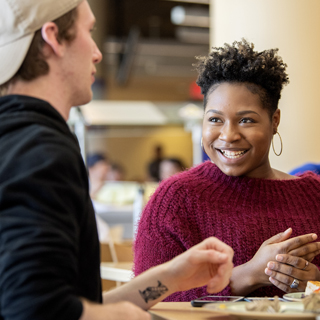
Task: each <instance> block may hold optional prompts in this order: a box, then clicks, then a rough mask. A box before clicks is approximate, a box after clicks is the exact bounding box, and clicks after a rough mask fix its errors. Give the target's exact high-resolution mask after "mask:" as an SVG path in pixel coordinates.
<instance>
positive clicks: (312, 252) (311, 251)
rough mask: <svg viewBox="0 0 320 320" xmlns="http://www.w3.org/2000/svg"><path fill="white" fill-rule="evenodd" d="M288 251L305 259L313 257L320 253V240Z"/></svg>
mask: <svg viewBox="0 0 320 320" xmlns="http://www.w3.org/2000/svg"><path fill="white" fill-rule="evenodd" d="M288 253H289V254H291V255H293V256H298V257H303V258H304V259H306V258H305V257H307V258H308V257H309V258H311V257H312V259H313V258H314V257H315V256H317V255H318V254H319V253H320V242H310V243H307V244H305V245H303V246H301V247H299V248H296V249H293V250H290V251H289V252H288ZM307 260H309V259H307Z"/></svg>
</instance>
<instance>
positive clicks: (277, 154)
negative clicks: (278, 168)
mask: <svg viewBox="0 0 320 320" xmlns="http://www.w3.org/2000/svg"><path fill="white" fill-rule="evenodd" d="M276 133H277V134H278V136H279V139H280V145H281V148H280V152H279V153H276V150H275V149H274V144H273V137H274V136H273V137H272V140H271V143H272V149H273V152H274V154H275V155H276V156H278V157H279V156H280V155H281V153H282V146H283V145H282V139H281V136H280V133H279V132H278V131H277V132H276ZM276 133H275V134H276Z"/></svg>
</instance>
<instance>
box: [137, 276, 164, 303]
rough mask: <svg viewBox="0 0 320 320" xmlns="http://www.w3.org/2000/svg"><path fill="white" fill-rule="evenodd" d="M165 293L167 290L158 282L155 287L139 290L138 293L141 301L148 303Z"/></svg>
mask: <svg viewBox="0 0 320 320" xmlns="http://www.w3.org/2000/svg"><path fill="white" fill-rule="evenodd" d="M167 291H168V288H167V287H166V286H164V285H163V284H162V283H161V282H160V281H159V280H158V286H157V287H148V288H146V289H145V290H143V291H141V290H139V293H140V294H141V296H142V298H143V300H144V301H145V302H146V303H148V301H149V300H156V299H158V298H159V297H161V296H162V295H163V294H164V293H165V292H167Z"/></svg>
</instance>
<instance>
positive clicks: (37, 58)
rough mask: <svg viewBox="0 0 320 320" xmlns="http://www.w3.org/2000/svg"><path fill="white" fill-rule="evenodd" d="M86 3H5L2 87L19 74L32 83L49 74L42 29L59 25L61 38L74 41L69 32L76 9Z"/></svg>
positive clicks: (0, 17) (0, 31)
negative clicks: (52, 23) (51, 23)
mask: <svg viewBox="0 0 320 320" xmlns="http://www.w3.org/2000/svg"><path fill="white" fill-rule="evenodd" d="M82 1H83V0H64V1H59V0H42V1H38V0H24V1H19V0H1V10H0V21H1V23H0V56H1V60H0V85H2V84H4V83H6V82H7V81H9V80H10V79H12V78H13V77H14V76H15V75H17V76H20V77H21V78H22V79H23V80H32V79H33V78H35V77H36V76H38V75H42V74H45V73H46V72H47V71H48V66H47V64H46V62H45V60H44V59H43V57H42V56H41V54H42V53H41V49H42V45H43V39H42V37H41V30H40V29H41V28H42V26H43V25H44V24H45V23H46V22H49V21H55V22H57V23H58V24H59V35H58V37H60V39H61V38H65V39H70V40H71V39H72V37H73V35H72V34H70V32H69V30H70V29H71V28H72V26H73V24H74V21H75V19H76V10H75V8H76V7H77V6H78V5H79V3H80V2H82ZM65 14H67V17H64V15H65ZM31 44H32V46H31ZM28 52H29V54H28ZM34 54H36V55H34ZM24 61H26V62H25V63H24V64H23V62H24ZM39 62H40V63H39ZM21 66H22V67H21ZM17 72H18V74H17Z"/></svg>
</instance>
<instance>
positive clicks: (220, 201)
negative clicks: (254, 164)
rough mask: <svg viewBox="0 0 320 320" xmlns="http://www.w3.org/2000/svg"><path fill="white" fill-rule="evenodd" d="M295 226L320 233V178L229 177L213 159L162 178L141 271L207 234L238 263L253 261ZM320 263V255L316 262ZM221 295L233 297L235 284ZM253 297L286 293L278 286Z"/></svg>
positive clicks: (142, 226) (140, 242) (142, 242)
mask: <svg viewBox="0 0 320 320" xmlns="http://www.w3.org/2000/svg"><path fill="white" fill-rule="evenodd" d="M289 227H292V229H293V236H297V235H302V234H306V233H312V232H316V233H318V234H319V236H320V177H319V176H317V175H315V174H314V173H311V172H307V173H305V174H303V175H301V178H300V179H293V180H268V179H253V178H248V177H230V176H227V175H225V174H224V173H223V172H221V171H220V169H219V168H218V167H217V166H216V165H214V164H213V163H211V162H210V161H207V162H205V163H204V164H201V165H199V166H197V167H195V168H192V169H190V170H188V171H185V172H183V173H180V174H178V175H175V176H173V177H171V178H169V179H168V180H165V181H163V182H162V183H161V184H160V186H159V187H158V189H157V190H156V192H155V193H154V194H153V196H152V197H151V199H150V201H149V202H148V204H147V206H146V208H145V210H144V211H143V213H142V216H141V219H140V223H139V228H138V232H137V235H136V241H135V255H134V263H135V266H134V272H135V274H136V275H138V274H140V273H141V272H143V271H145V270H147V269H149V268H150V267H152V266H155V265H158V264H161V263H163V262H166V261H168V260H170V259H172V258H174V257H175V256H177V255H178V254H180V253H182V252H184V251H185V250H187V249H188V248H190V247H192V246H193V245H195V244H197V243H199V242H201V241H202V240H204V239H205V238H207V237H210V236H215V237H217V238H218V239H220V240H222V241H223V242H225V243H227V244H228V245H229V246H231V247H232V248H233V250H234V259H233V262H234V265H235V266H238V265H240V264H243V263H245V262H247V261H248V260H250V259H251V258H252V257H253V256H254V254H255V253H256V251H257V250H258V249H259V247H260V245H261V244H262V243H263V242H264V241H265V240H267V239H269V238H270V237H272V236H274V235H275V234H277V233H279V232H283V231H285V230H286V229H287V228H289ZM313 263H315V264H316V265H317V266H319V265H320V259H319V256H318V257H316V258H315V259H314V261H313ZM206 294H208V293H207V291H206V287H202V288H197V289H193V290H189V291H185V292H177V293H174V294H172V295H171V296H169V297H168V298H167V299H166V301H190V300H192V299H195V298H197V297H201V296H203V295H206ZM220 294H221V295H230V294H231V291H230V287H227V288H226V289H225V290H223V291H222V292H221V293H220ZM250 295H251V296H274V295H278V296H282V295H283V292H282V291H281V290H279V289H278V288H276V287H275V286H270V287H264V288H260V289H258V290H256V291H254V292H252V293H251V294H250Z"/></svg>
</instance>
